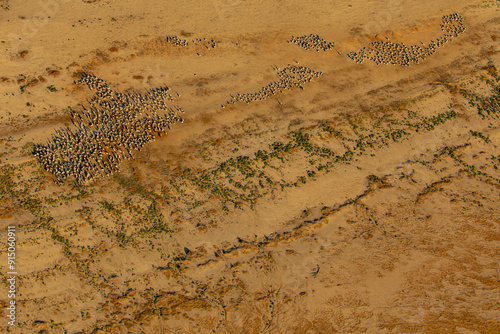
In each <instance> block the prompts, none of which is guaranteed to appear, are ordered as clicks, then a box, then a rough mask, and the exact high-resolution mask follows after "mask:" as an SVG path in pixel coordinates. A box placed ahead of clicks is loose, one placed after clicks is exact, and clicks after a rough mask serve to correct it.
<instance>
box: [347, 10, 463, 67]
mask: <svg viewBox="0 0 500 334" xmlns="http://www.w3.org/2000/svg"><path fill="white" fill-rule="evenodd" d="M462 21H463V18H462V17H461V16H460V15H458V14H456V13H455V14H450V15H445V16H443V17H442V22H443V23H442V24H441V30H443V32H444V35H443V36H440V37H438V38H437V39H436V41H434V40H432V41H431V42H430V43H429V44H428V45H427V46H426V45H425V44H424V43H422V42H420V43H421V44H422V45H411V46H406V45H405V44H404V43H393V42H385V41H376V42H371V43H370V44H368V46H367V47H364V48H363V49H361V50H360V51H359V52H354V51H353V52H349V53H348V54H347V56H348V57H349V58H351V59H352V60H354V61H355V62H357V63H359V64H361V63H362V62H363V61H364V60H365V59H369V60H371V61H373V62H375V63H376V64H377V65H379V64H392V65H401V66H410V62H414V63H417V64H418V63H419V60H420V59H425V57H426V56H430V55H432V54H434V53H435V52H436V51H437V48H439V47H442V46H443V45H445V44H446V43H447V42H450V41H451V40H452V38H453V37H458V36H459V35H460V34H461V33H463V32H464V31H465V26H464V25H463V24H462Z"/></svg>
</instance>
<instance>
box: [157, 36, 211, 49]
mask: <svg viewBox="0 0 500 334" xmlns="http://www.w3.org/2000/svg"><path fill="white" fill-rule="evenodd" d="M166 40H167V42H168V43H172V44H174V45H177V46H188V45H190V44H192V45H202V46H204V47H205V48H207V49H210V48H212V49H213V48H215V46H216V45H217V43H216V42H215V40H214V39H213V38H211V39H207V38H195V39H193V40H191V42H189V41H188V40H186V39H182V38H179V37H177V36H167V37H166Z"/></svg>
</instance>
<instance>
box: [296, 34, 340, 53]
mask: <svg viewBox="0 0 500 334" xmlns="http://www.w3.org/2000/svg"><path fill="white" fill-rule="evenodd" d="M287 42H288V43H295V44H297V45H298V46H300V47H301V48H304V49H306V50H307V51H309V50H316V51H317V52H319V51H321V50H323V51H326V50H331V49H333V45H334V44H335V43H333V42H327V41H325V40H324V39H323V38H321V37H319V36H318V35H314V34H309V35H304V36H300V37H294V36H292V38H291V39H289V40H288V41H287Z"/></svg>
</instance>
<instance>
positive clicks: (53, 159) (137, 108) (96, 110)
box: [33, 73, 183, 183]
mask: <svg viewBox="0 0 500 334" xmlns="http://www.w3.org/2000/svg"><path fill="white" fill-rule="evenodd" d="M77 83H85V84H87V86H88V87H89V88H90V89H92V90H96V93H95V95H94V96H93V97H92V98H91V99H90V100H88V102H89V107H88V108H85V107H83V108H82V110H81V111H79V112H77V111H74V110H72V109H71V108H70V109H69V111H70V114H71V116H72V120H73V124H74V125H75V126H76V129H72V128H70V127H66V128H64V129H60V130H57V131H56V134H55V135H53V136H52V138H51V139H50V140H49V141H48V143H47V144H45V145H42V144H37V145H35V147H34V149H33V154H34V155H35V156H36V157H37V158H38V159H39V160H40V162H41V163H42V164H43V166H44V168H45V169H46V170H47V171H48V172H50V173H52V174H53V175H54V176H55V177H56V179H57V180H58V182H62V181H63V180H64V179H66V178H68V177H74V178H75V179H76V181H77V182H78V183H88V182H90V181H94V180H96V179H97V178H98V177H102V176H106V175H109V174H111V173H113V172H116V171H118V170H119V167H118V165H119V164H120V162H121V161H122V160H124V159H133V158H134V151H135V150H141V149H142V148H143V147H144V145H145V144H147V143H148V142H150V141H154V140H155V138H156V137H157V136H158V137H159V136H161V135H162V134H165V133H166V130H167V129H170V124H173V123H175V122H181V123H182V122H183V120H182V118H181V117H179V116H178V112H183V111H182V109H180V108H179V107H174V108H175V109H174V108H171V107H169V106H167V102H168V101H172V97H171V96H170V94H169V93H168V88H167V87H160V88H155V89H151V90H149V91H148V92H147V93H146V94H145V95H141V94H138V93H132V94H129V93H120V92H116V91H113V90H112V89H111V88H110V87H109V86H108V84H106V83H105V82H104V81H103V80H102V79H100V78H98V77H96V76H95V75H93V74H86V73H84V74H82V75H81V77H80V79H79V80H78V82H77ZM157 112H162V113H165V114H164V115H163V116H159V115H158V114H157Z"/></svg>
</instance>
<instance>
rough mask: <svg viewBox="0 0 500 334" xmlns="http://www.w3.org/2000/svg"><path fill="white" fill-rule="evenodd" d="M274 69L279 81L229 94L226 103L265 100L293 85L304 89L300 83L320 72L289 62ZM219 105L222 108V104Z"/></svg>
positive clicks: (308, 80) (309, 79)
mask: <svg viewBox="0 0 500 334" xmlns="http://www.w3.org/2000/svg"><path fill="white" fill-rule="evenodd" d="M274 69H275V70H276V71H277V72H278V76H279V77H280V80H279V81H273V82H271V83H270V84H269V85H267V86H264V87H263V88H262V89H261V90H260V91H258V92H256V93H246V94H237V95H236V96H232V95H230V96H231V99H230V100H229V101H227V102H226V104H229V103H235V102H238V101H242V102H245V103H250V102H252V101H261V100H265V99H267V98H268V97H270V96H271V95H275V94H276V92H280V93H281V92H283V90H285V89H292V88H293V87H299V88H300V89H304V87H302V84H304V83H307V82H310V81H311V80H312V79H313V78H314V77H316V78H317V77H319V76H320V75H321V74H322V72H316V71H313V70H311V69H310V68H308V67H304V66H297V65H290V64H288V65H287V67H285V68H284V69H282V70H279V68H277V67H274ZM221 107H222V108H224V105H222V106H221Z"/></svg>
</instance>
